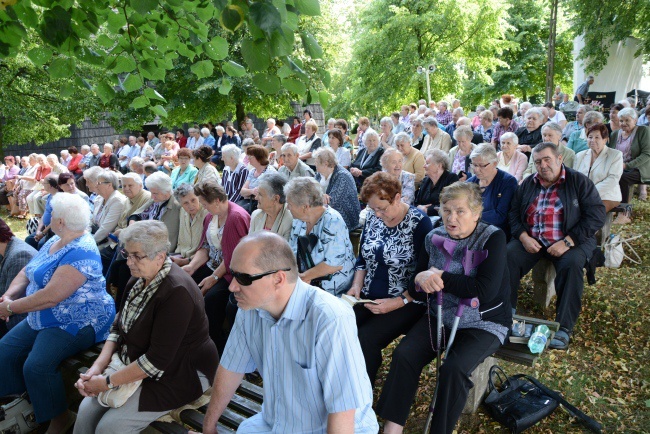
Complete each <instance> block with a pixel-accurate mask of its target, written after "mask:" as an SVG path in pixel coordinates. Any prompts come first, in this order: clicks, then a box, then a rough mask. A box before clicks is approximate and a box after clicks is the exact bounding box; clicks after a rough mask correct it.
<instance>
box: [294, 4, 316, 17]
mask: <svg viewBox="0 0 650 434" xmlns="http://www.w3.org/2000/svg"><path fill="white" fill-rule="evenodd" d="M294 3H295V5H296V8H297V9H298V10H299V11H300V13H301V14H303V15H309V16H312V17H315V16H318V15H320V4H319V3H318V0H294Z"/></svg>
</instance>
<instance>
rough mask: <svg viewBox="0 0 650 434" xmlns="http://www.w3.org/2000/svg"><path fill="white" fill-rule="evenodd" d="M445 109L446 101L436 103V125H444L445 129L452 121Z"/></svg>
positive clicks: (449, 113)
mask: <svg viewBox="0 0 650 434" xmlns="http://www.w3.org/2000/svg"><path fill="white" fill-rule="evenodd" d="M447 107H448V104H447V101H440V102H439V103H438V114H437V115H436V120H437V121H438V123H439V124H442V125H444V126H445V127H446V126H447V125H449V124H450V123H451V121H452V120H453V117H452V115H451V112H450V111H449V110H447Z"/></svg>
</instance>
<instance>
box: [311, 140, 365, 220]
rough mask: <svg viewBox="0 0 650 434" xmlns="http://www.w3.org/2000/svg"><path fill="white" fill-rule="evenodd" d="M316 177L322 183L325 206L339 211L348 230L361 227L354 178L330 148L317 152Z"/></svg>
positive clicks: (359, 208)
mask: <svg viewBox="0 0 650 434" xmlns="http://www.w3.org/2000/svg"><path fill="white" fill-rule="evenodd" d="M315 155H316V172H317V173H316V176H315V178H314V179H316V181H318V182H319V183H320V186H321V188H322V190H323V193H325V194H324V196H323V201H324V202H325V205H329V206H331V207H332V208H334V209H335V210H337V211H338V212H339V213H340V214H341V216H342V217H343V220H344V221H345V225H346V226H347V227H348V230H350V231H352V230H354V229H356V228H357V227H358V226H359V212H361V207H360V206H359V198H358V196H357V189H356V186H355V183H354V177H353V176H352V174H351V173H350V172H348V171H347V170H345V168H344V167H343V166H341V165H340V164H339V163H338V161H337V158H336V155H334V152H332V150H331V149H330V148H321V149H319V150H317V151H316V153H315Z"/></svg>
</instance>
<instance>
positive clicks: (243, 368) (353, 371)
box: [203, 231, 379, 434]
mask: <svg viewBox="0 0 650 434" xmlns="http://www.w3.org/2000/svg"><path fill="white" fill-rule="evenodd" d="M230 266H231V267H232V270H231V273H232V275H233V277H234V278H233V280H232V282H231V284H230V291H231V292H232V293H233V295H234V298H235V300H236V301H237V305H238V306H239V308H240V311H239V312H238V313H237V318H236V319H235V323H234V326H233V329H232V332H231V333H230V338H229V339H228V343H227V344H226V348H225V349H224V353H223V356H222V358H221V362H220V365H219V368H218V370H217V375H216V377H215V382H214V390H213V392H212V398H211V399H210V406H209V408H208V411H207V413H206V416H205V420H204V423H203V432H204V433H208V434H210V433H215V432H216V424H217V420H218V419H219V417H220V416H221V414H222V412H223V411H224V409H225V408H226V405H227V404H228V402H229V401H230V399H231V397H232V396H233V394H234V393H235V390H236V389H237V387H239V384H240V383H241V381H242V378H243V376H244V374H245V373H250V372H253V371H255V370H256V369H257V370H258V371H259V373H260V374H261V376H262V378H263V379H264V404H263V405H262V412H261V413H259V414H257V415H255V416H253V417H251V418H249V419H247V420H246V421H244V422H243V423H242V424H241V425H240V426H239V429H238V430H237V432H241V433H253V432H255V433H260V432H283V433H294V432H295V433H297V432H310V433H325V432H336V433H353V432H355V433H368V434H370V433H373V434H374V433H377V432H378V430H379V426H378V424H377V418H376V416H375V413H374V411H373V410H372V389H371V386H370V380H369V379H368V375H367V374H366V368H365V364H364V362H363V354H362V353H361V346H360V345H359V341H358V339H357V328H356V323H355V317H354V313H353V311H352V309H350V307H349V306H347V305H345V303H343V302H342V301H341V300H339V299H337V298H336V297H334V296H333V295H331V294H329V293H327V292H325V291H323V290H321V289H319V288H316V287H314V286H310V285H308V284H306V283H304V282H302V281H301V280H300V279H298V266H297V265H296V258H295V255H294V254H293V252H292V250H291V247H290V246H289V244H288V243H287V242H286V241H285V240H284V239H283V238H281V237H280V236H278V235H277V234H274V233H271V232H268V231H262V232H257V233H255V234H253V235H249V236H247V237H245V238H243V239H242V240H241V241H240V243H239V245H238V246H237V247H236V248H235V250H234V252H233V256H232V261H231V263H230Z"/></svg>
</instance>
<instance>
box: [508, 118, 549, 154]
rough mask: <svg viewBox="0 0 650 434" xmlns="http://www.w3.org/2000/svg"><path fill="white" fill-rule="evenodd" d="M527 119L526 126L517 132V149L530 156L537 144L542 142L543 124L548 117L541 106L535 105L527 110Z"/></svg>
mask: <svg viewBox="0 0 650 434" xmlns="http://www.w3.org/2000/svg"><path fill="white" fill-rule="evenodd" d="M522 107H523V105H522ZM525 119H526V124H525V126H523V127H521V128H519V129H518V130H517V132H516V133H515V134H517V137H518V138H519V145H518V146H517V150H518V151H519V152H521V153H522V154H525V155H526V157H530V153H531V152H532V149H533V148H534V147H535V145H537V144H538V143H541V142H542V125H543V124H544V121H545V120H546V117H545V115H544V112H543V111H542V109H541V108H539V107H534V108H531V109H530V110H528V111H526V117H525Z"/></svg>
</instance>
